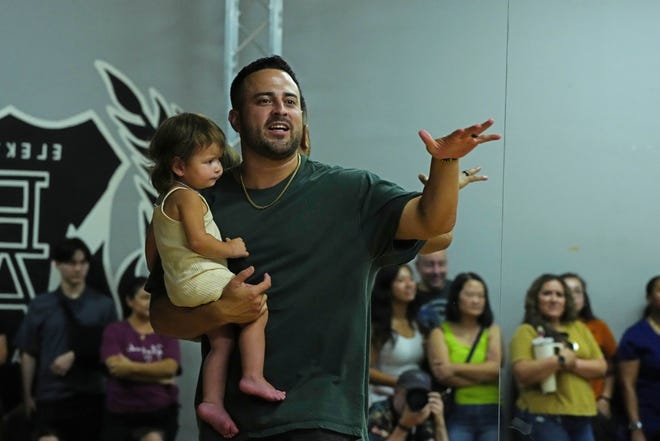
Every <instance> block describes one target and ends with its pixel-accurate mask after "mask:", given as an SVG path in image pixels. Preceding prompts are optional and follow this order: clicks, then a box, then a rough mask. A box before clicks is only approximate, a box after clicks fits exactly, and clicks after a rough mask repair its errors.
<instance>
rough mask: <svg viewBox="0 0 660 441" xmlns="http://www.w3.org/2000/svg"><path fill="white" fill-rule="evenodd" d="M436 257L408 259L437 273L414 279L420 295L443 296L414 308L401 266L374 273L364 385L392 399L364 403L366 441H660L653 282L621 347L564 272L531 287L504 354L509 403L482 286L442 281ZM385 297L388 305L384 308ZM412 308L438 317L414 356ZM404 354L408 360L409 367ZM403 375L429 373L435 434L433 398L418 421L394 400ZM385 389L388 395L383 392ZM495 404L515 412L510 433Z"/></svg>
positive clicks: (581, 285)
mask: <svg viewBox="0 0 660 441" xmlns="http://www.w3.org/2000/svg"><path fill="white" fill-rule="evenodd" d="M435 254H436V256H433V257H432V258H429V257H427V256H423V255H419V256H418V257H417V259H416V267H417V268H418V269H419V268H424V266H426V267H427V268H429V267H431V265H429V264H428V263H427V262H428V261H431V260H433V259H436V261H437V262H442V265H436V266H435V267H436V268H437V269H438V271H436V273H435V274H433V273H431V272H430V271H419V273H418V274H419V276H420V278H421V280H420V282H419V283H418V284H417V287H418V290H417V291H418V292H421V290H420V288H423V289H425V290H428V287H429V286H437V287H438V288H440V289H436V290H435V297H434V298H430V297H429V296H428V295H427V296H426V297H425V298H424V300H425V302H426V303H424V304H422V305H419V304H418V299H419V297H418V296H417V295H416V293H415V289H414V288H413V289H410V288H409V286H412V287H414V286H415V285H414V284H410V283H407V284H406V288H407V289H405V290H404V289H403V286H402V285H401V284H402V283H404V281H405V282H407V281H408V280H409V276H408V272H409V271H408V270H404V269H406V268H408V267H407V266H405V265H403V266H392V267H386V268H383V269H382V270H381V273H379V275H378V276H377V277H376V280H377V282H380V283H376V285H375V287H374V291H373V296H372V302H373V304H372V322H373V323H372V365H376V366H379V367H380V370H374V369H373V368H372V370H371V372H370V383H371V385H372V386H371V387H372V389H378V390H379V391H380V392H381V394H382V393H387V394H389V395H388V396H386V397H377V396H374V395H371V397H370V398H371V399H372V401H371V404H370V410H369V428H370V434H369V436H370V439H371V440H372V441H379V440H390V441H392V440H404V439H405V440H418V439H430V440H434V439H445V438H444V437H448V439H450V440H452V441H487V440H489V441H490V440H492V441H494V440H497V439H501V437H503V436H504V437H511V439H514V440H534V441H546V440H547V441H555V440H566V441H594V440H595V441H626V440H632V441H638V440H644V441H655V440H658V439H660V430H659V428H658V425H659V424H660V405H659V404H658V400H657V398H658V397H659V396H660V389H659V387H660V377H659V374H660V276H656V277H654V278H652V279H651V280H650V281H649V282H648V285H647V287H646V308H645V311H644V315H643V317H642V319H641V320H640V321H639V322H638V323H636V324H635V325H633V326H631V327H630V328H628V330H626V332H625V333H624V335H623V337H622V338H621V340H620V342H619V344H618V347H617V342H616V339H615V338H614V336H613V334H612V331H611V330H610V328H609V326H608V325H607V323H606V322H605V321H603V320H601V319H600V318H598V317H597V316H596V315H595V313H594V311H593V309H592V306H591V300H590V297H589V295H588V293H587V284H586V282H585V280H584V279H583V278H582V277H580V276H579V275H578V274H575V273H565V274H561V275H554V274H543V275H541V276H539V277H538V278H537V279H535V280H534V281H533V282H532V283H531V285H530V287H529V289H528V290H527V294H526V296H525V300H524V311H523V319H522V323H521V324H520V326H518V328H517V329H516V330H515V332H514V334H513V335H512V337H511V339H510V343H509V351H508V359H507V361H508V363H509V364H508V366H509V367H510V371H511V374H512V381H513V386H514V391H513V392H512V393H511V394H510V395H511V396H510V397H506V396H504V395H503V394H502V393H501V392H500V390H499V385H500V384H502V383H501V375H502V374H503V373H504V370H503V368H504V367H505V357H504V355H503V353H504V351H503V340H504V338H503V336H502V335H501V332H500V328H499V326H498V325H496V324H495V322H494V316H493V311H492V309H491V306H490V302H489V297H488V288H487V285H486V283H485V282H484V280H483V279H482V278H481V277H480V276H479V275H478V274H475V273H469V272H467V273H460V274H458V275H457V276H456V277H455V278H454V280H453V281H448V280H447V278H446V274H447V261H446V260H447V259H446V255H445V254H444V253H442V254H438V253H435ZM397 274H398V277H396V276H395V275H397ZM383 283H385V285H383ZM445 287H446V289H445ZM427 292H428V291H427ZM383 293H388V294H391V300H390V299H389V298H388V297H387V296H384V295H383ZM401 293H405V296H403V295H402V294H401ZM404 299H405V301H404ZM390 302H391V305H392V306H389V305H390ZM385 305H388V306H385ZM395 305H399V306H398V307H397V306H395ZM412 305H414V306H412ZM420 307H421V310H424V309H425V308H426V309H427V310H432V309H435V310H436V311H441V312H440V313H436V314H435V316H436V317H437V316H438V315H440V314H442V315H443V317H441V318H440V319H438V320H439V322H438V323H437V324H434V325H433V326H432V327H431V328H430V329H429V330H428V331H427V332H425V333H424V335H423V338H419V339H417V340H415V342H416V343H415V344H416V345H417V346H416V347H411V346H412V340H410V338H409V337H410V335H412V334H411V330H416V329H419V328H420V327H421V325H420V321H421V320H420V319H419V314H418V311H419V310H420ZM388 313H389V315H387V314H388ZM416 314H417V315H416ZM426 317H428V315H427V316H426ZM404 320H405V321H404ZM388 322H389V323H388ZM402 323H404V326H403V327H402V325H401V324H402ZM406 337H408V338H406ZM383 341H386V342H388V346H385V345H383V343H382V342H383ZM397 346H400V347H398V348H397ZM410 354H415V356H414V357H412V358H408V357H407V356H408V355H410ZM420 354H423V356H422V360H420V361H418V360H419V357H420ZM382 359H386V360H387V361H388V362H387V363H383V361H382ZM412 372H418V373H419V374H417V375H421V374H424V373H425V372H427V373H428V374H430V375H431V378H432V379H433V381H432V385H431V383H429V387H428V388H426V390H427V392H428V393H439V392H441V393H443V395H445V397H444V406H443V408H444V412H443V415H442V418H443V423H442V427H441V428H438V434H437V435H433V430H432V429H433V427H434V425H433V424H430V423H431V422H432V421H433V420H434V418H436V417H434V416H432V413H429V411H428V409H429V408H430V406H431V404H430V403H431V401H430V397H431V395H429V401H428V403H429V404H428V406H427V407H426V408H421V409H418V410H417V412H411V408H410V406H411V405H412V404H410V405H409V403H407V402H406V400H405V399H402V398H401V397H398V395H397V394H399V389H400V388H401V384H402V383H403V384H404V385H405V384H406V381H401V380H402V378H403V377H404V375H410V374H411V373H412ZM383 384H387V385H389V386H392V385H394V388H391V387H390V388H388V389H383V388H382V385H383ZM447 391H451V393H448V392H447ZM404 396H405V394H404ZM504 398H510V399H511V400H512V404H513V405H512V406H511V407H512V412H511V415H509V416H508V417H509V418H510V420H511V421H510V423H509V422H503V421H502V418H503V417H506V416H507V415H506V414H505V413H504V412H501V410H502V407H501V405H502V404H504ZM422 409H424V410H426V413H425V414H424V413H423V411H422ZM411 413H412V414H413V415H416V416H417V417H418V419H417V420H414V421H417V422H416V429H415V428H413V430H405V431H404V430H402V429H401V428H400V427H399V428H397V424H396V422H397V421H398V420H403V419H404V418H405V421H406V423H404V427H408V423H407V422H408V421H413V420H412V419H411V417H410V416H409V415H410V414H411ZM383 415H388V418H384V416H383ZM392 420H393V421H394V422H393V423H392ZM445 425H446V426H445ZM429 427H431V432H430V433H431V435H428V433H429ZM438 427H439V426H438ZM404 432H405V433H404ZM420 434H421V435H420ZM420 436H421V437H420Z"/></svg>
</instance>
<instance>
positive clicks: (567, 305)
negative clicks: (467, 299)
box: [511, 274, 607, 441]
mask: <svg viewBox="0 0 660 441" xmlns="http://www.w3.org/2000/svg"><path fill="white" fill-rule="evenodd" d="M511 365H512V372H513V376H514V378H515V380H516V383H517V386H518V399H517V401H516V409H515V418H514V420H513V422H512V427H513V428H514V429H515V430H516V431H517V432H518V434H519V435H520V436H521V439H530V440H531V439H533V440H535V441H593V439H594V438H593V432H592V428H591V418H592V417H593V416H594V415H596V401H595V399H594V395H593V392H592V389H591V384H590V382H589V381H590V380H592V379H595V378H602V377H603V376H605V372H606V370H607V363H606V362H605V359H604V358H603V354H602V352H601V350H600V348H599V347H598V343H597V342H596V340H595V339H594V337H593V335H592V334H591V332H590V331H589V329H588V328H587V327H586V326H585V325H584V324H583V323H582V322H581V321H580V320H578V316H577V311H576V309H575V303H574V301H573V296H572V295H570V291H569V288H568V286H567V285H566V283H565V282H564V280H563V279H562V278H561V277H559V276H556V275H553V274H544V275H542V276H540V277H538V278H537V279H536V280H535V281H534V282H533V283H532V285H531V286H530V287H529V289H528V290H527V296H526V297H525V318H524V320H523V324H522V325H521V326H519V327H518V329H516V332H515V334H514V336H513V338H512V339H511Z"/></svg>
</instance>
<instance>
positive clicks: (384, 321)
mask: <svg viewBox="0 0 660 441" xmlns="http://www.w3.org/2000/svg"><path fill="white" fill-rule="evenodd" d="M416 296H417V286H416V284H415V280H414V279H413V273H412V270H411V268H410V267H409V266H408V265H391V266H386V267H383V268H382V269H381V270H380V271H379V272H378V274H377V275H376V280H375V282H374V288H373V293H372V297H371V361H370V366H371V368H370V369H369V383H370V384H371V387H370V394H369V395H370V396H369V398H370V403H372V402H374V401H377V400H382V399H385V398H387V397H389V396H391V395H393V393H394V386H395V385H396V381H397V379H398V378H399V375H400V374H401V373H403V372H405V371H407V370H409V369H418V368H419V364H420V362H421V361H422V360H423V359H424V338H423V336H422V333H421V332H420V330H419V326H418V324H417V321H416V317H417V312H418V311H419V304H418V303H417V302H416Z"/></svg>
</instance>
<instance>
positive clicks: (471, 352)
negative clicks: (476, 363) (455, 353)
mask: <svg viewBox="0 0 660 441" xmlns="http://www.w3.org/2000/svg"><path fill="white" fill-rule="evenodd" d="M483 333H484V327H483V326H482V327H481V328H479V333H478V334H477V338H475V339H474V343H472V347H471V348H470V353H469V354H468V356H467V358H466V359H465V362H466V363H469V362H470V359H471V358H472V355H473V354H474V350H475V349H477V344H478V343H479V340H481V334H483Z"/></svg>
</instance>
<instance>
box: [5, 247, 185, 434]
mask: <svg viewBox="0 0 660 441" xmlns="http://www.w3.org/2000/svg"><path fill="white" fill-rule="evenodd" d="M51 259H52V261H53V265H54V268H55V269H56V270H57V271H58V272H59V275H60V284H59V286H58V287H57V288H56V289H54V290H53V291H50V292H45V293H42V294H39V295H37V296H36V297H35V298H34V300H33V301H32V302H31V303H30V304H29V306H28V310H27V313H26V315H25V317H24V319H23V320H22V322H21V324H20V326H19V328H18V330H17V332H16V337H15V344H16V348H17V350H18V351H19V353H20V372H21V379H22V404H21V406H20V407H19V408H17V409H14V410H11V411H10V412H8V413H7V414H6V415H4V417H3V425H2V429H3V430H1V431H0V432H2V435H1V436H2V438H0V439H3V440H6V441H14V440H15V441H28V440H34V441H93V440H103V441H106V440H107V441H110V440H112V441H143V440H145V441H146V440H149V441H174V439H175V437H176V433H177V429H178V411H179V403H178V389H177V386H176V384H175V377H176V376H177V375H178V373H179V366H180V358H181V357H180V350H179V342H178V340H176V339H173V338H170V337H165V336H162V335H158V334H156V333H155V332H154V330H153V328H152V327H151V323H150V320H149V301H150V294H149V293H147V292H146V291H145V290H144V283H145V281H146V278H135V280H133V281H131V283H128V284H127V285H128V288H127V289H126V291H125V292H124V293H123V295H124V299H123V300H124V301H125V302H126V306H127V311H128V313H127V315H126V318H125V320H122V321H118V316H117V311H116V308H115V304H114V302H113V300H112V299H111V298H110V296H108V295H105V294H103V293H101V292H99V291H97V290H95V289H94V288H92V287H91V286H89V284H88V283H87V276H88V272H89V268H90V262H91V261H92V255H91V253H90V250H89V248H88V247H87V245H86V244H85V243H84V242H83V241H82V240H80V239H78V238H67V239H64V240H63V241H61V242H60V243H57V244H54V246H53V247H52V248H51ZM0 345H1V346H2V348H0V349H2V351H1V352H0V355H2V358H1V359H0V361H1V362H2V363H4V362H5V361H6V357H7V354H6V353H5V349H6V341H5V339H0ZM8 410H9V409H8Z"/></svg>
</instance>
